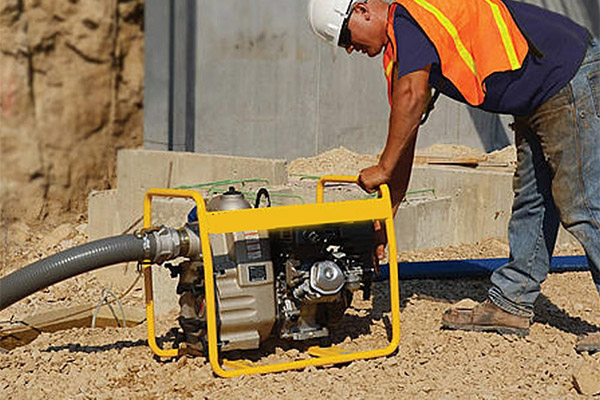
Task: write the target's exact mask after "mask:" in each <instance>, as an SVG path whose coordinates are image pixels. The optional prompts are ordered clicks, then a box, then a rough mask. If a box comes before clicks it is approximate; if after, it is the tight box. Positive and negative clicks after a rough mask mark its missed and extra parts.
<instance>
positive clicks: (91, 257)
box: [0, 234, 156, 310]
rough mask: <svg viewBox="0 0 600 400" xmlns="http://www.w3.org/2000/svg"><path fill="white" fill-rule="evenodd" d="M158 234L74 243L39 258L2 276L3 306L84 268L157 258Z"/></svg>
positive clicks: (1, 298)
mask: <svg viewBox="0 0 600 400" xmlns="http://www.w3.org/2000/svg"><path fill="white" fill-rule="evenodd" d="M155 255H156V238H155V236H154V235H152V234H149V235H146V234H141V235H139V234H138V235H119V236H113V237H109V238H105V239H100V240H96V241H94V242H90V243H86V244H83V245H81V246H77V247H73V248H72V249H69V250H65V251H63V252H60V253H57V254H55V255H53V256H50V257H47V258H44V259H42V260H39V261H36V262H34V263H33V264H30V265H28V266H26V267H24V268H22V269H20V270H18V271H15V272H13V273H12V274H9V275H7V276H6V277H4V278H2V279H0V310H3V309H5V308H6V307H8V306H10V305H11V304H13V303H16V302H17V301H19V300H21V299H24V298H25V297H27V296H29V295H31V294H33V293H35V292H37V291H39V290H41V289H44V288H46V287H48V286H51V285H53V284H55V283H58V282H61V281H63V280H65V279H68V278H72V277H74V276H77V275H79V274H82V273H84V272H89V271H92V270H95V269H98V268H102V267H107V266H109V265H113V264H119V263H123V262H131V261H143V260H145V259H150V260H153V259H154V256H155Z"/></svg>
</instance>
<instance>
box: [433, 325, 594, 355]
mask: <svg viewBox="0 0 600 400" xmlns="http://www.w3.org/2000/svg"><path fill="white" fill-rule="evenodd" d="M442 328H445V329H453V330H458V331H472V332H496V333H499V334H501V335H517V336H518V337H525V336H527V335H529V329H519V328H511V327H507V326H497V325H489V326H479V325H452V324H442ZM583 351H586V350H583Z"/></svg>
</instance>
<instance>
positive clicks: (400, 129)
mask: <svg viewBox="0 0 600 400" xmlns="http://www.w3.org/2000/svg"><path fill="white" fill-rule="evenodd" d="M429 69H430V67H429V66H427V67H426V68H424V69H422V70H419V71H415V72H413V73H411V74H408V75H405V76H403V77H402V78H400V79H396V80H395V81H394V82H393V90H392V110H391V112H390V123H389V129H388V136H387V141H386V143H385V148H384V149H383V153H382V154H381V158H380V159H379V163H378V164H377V165H374V166H372V167H369V168H365V169H363V170H362V171H360V175H359V177H358V183H359V185H360V186H361V187H362V188H363V189H365V190H366V191H367V192H373V191H375V190H377V188H378V187H379V185H381V184H383V183H387V184H388V185H389V186H390V192H391V196H392V210H393V212H394V215H395V214H396V211H398V207H399V206H400V203H401V202H402V199H403V198H404V195H405V194H406V190H407V188H408V181H409V179H410V173H411V170H412V163H413V158H414V154H415V144H416V142H417V131H418V130H419V123H420V122H421V115H422V113H423V109H424V108H425V106H426V104H427V101H428V94H429V83H428V82H429ZM374 227H375V234H376V247H375V256H376V257H377V258H378V259H380V260H381V259H383V258H384V257H385V250H384V249H385V244H386V243H387V238H386V235H385V229H383V226H382V224H381V223H380V222H379V221H375V225H374Z"/></svg>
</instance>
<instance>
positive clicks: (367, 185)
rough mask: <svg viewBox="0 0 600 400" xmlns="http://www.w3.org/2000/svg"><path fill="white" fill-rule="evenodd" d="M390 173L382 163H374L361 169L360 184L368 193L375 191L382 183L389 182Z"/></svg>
mask: <svg viewBox="0 0 600 400" xmlns="http://www.w3.org/2000/svg"><path fill="white" fill-rule="evenodd" d="M389 181H390V175H389V174H388V173H386V172H385V171H384V170H383V168H382V167H381V166H380V165H373V166H371V167H368V168H365V169H363V170H362V171H360V174H359V175H358V185H359V186H360V187H361V188H363V190H364V191H366V192H367V193H374V192H376V191H377V189H378V188H379V186H380V185H382V184H384V183H388V182H389Z"/></svg>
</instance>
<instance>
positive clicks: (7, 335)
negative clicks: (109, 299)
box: [0, 304, 146, 350]
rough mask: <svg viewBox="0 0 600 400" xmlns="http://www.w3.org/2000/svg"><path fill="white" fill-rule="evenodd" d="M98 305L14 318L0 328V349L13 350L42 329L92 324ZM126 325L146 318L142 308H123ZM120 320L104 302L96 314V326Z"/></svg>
mask: <svg viewBox="0 0 600 400" xmlns="http://www.w3.org/2000/svg"><path fill="white" fill-rule="evenodd" d="M95 309H96V306H95V305H81V306H73V307H68V308H60V309H57V310H49V311H47V312H44V313H40V314H35V315H32V316H28V317H26V318H23V319H22V320H20V321H17V320H15V322H13V323H12V324H11V325H10V326H8V327H6V328H3V329H1V330H0V348H3V349H6V350H11V349H14V348H15V347H18V346H23V345H25V344H27V343H30V342H32V341H33V340H35V338H37V337H38V335H39V334H40V333H42V332H57V331H60V330H64V329H71V328H83V327H91V325H92V318H93V314H94V310H95ZM113 309H114V310H115V313H116V315H117V317H118V318H119V319H120V321H119V322H120V323H122V320H121V319H122V316H121V310H120V308H119V306H118V305H116V304H113ZM123 311H124V312H125V319H126V321H127V326H128V327H131V326H135V325H138V324H140V323H141V322H143V321H144V320H145V319H146V313H145V311H144V309H143V308H141V307H140V308H133V307H127V306H124V307H123ZM116 326H118V325H117V321H115V318H114V316H113V314H112V312H111V311H110V309H109V307H107V306H106V305H103V306H102V307H101V308H100V311H99V312H98V315H97V317H96V327H101V328H106V327H116Z"/></svg>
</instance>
